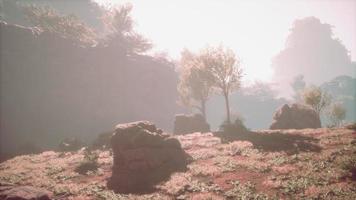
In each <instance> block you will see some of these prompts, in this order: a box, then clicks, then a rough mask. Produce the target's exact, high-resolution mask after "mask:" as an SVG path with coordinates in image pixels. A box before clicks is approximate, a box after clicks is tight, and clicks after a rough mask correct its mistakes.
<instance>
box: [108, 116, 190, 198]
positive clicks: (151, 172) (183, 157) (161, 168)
mask: <svg viewBox="0 0 356 200" xmlns="http://www.w3.org/2000/svg"><path fill="white" fill-rule="evenodd" d="M111 146H112V150H113V154H114V165H113V172H112V177H111V178H110V180H109V182H108V187H109V188H110V189H113V190H114V191H115V192H119V193H148V192H152V191H153V190H154V186H155V185H156V184H158V183H159V182H161V181H165V180H167V179H169V177H170V175H171V174H172V173H173V172H176V171H184V170H186V165H187V154H186V153H185V152H184V151H183V150H182V148H181V145H180V143H179V141H178V140H177V139H174V138H171V137H169V135H167V134H164V133H162V131H161V130H160V129H157V128H156V126H155V125H154V124H152V123H150V122H148V121H139V122H133V123H128V124H119V125H117V126H116V130H115V133H114V135H113V136H112V138H111Z"/></svg>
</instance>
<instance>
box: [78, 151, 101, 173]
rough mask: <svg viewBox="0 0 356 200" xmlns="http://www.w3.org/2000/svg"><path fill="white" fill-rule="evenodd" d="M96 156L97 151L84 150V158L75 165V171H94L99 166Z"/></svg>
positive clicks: (97, 156)
mask: <svg viewBox="0 0 356 200" xmlns="http://www.w3.org/2000/svg"><path fill="white" fill-rule="evenodd" d="M98 158H99V155H98V154H97V153H95V152H94V151H90V150H88V149H86V150H85V151H84V160H83V161H82V162H81V163H80V164H79V165H78V166H77V167H76V169H75V171H76V172H78V173H79V174H87V173H88V172H90V171H96V170H97V169H98V168H99V163H98Z"/></svg>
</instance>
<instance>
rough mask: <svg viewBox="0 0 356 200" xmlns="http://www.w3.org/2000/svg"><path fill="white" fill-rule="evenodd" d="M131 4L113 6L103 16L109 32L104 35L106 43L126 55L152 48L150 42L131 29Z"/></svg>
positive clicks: (132, 22)
mask: <svg viewBox="0 0 356 200" xmlns="http://www.w3.org/2000/svg"><path fill="white" fill-rule="evenodd" d="M131 11H132V5H131V4H125V5H121V6H117V7H115V8H113V9H112V10H111V11H110V12H107V13H106V15H105V16H103V23H104V24H105V26H106V28H107V30H108V31H109V32H110V33H109V34H108V35H107V37H106V41H105V43H106V45H108V46H111V47H114V48H119V49H121V50H123V51H124V53H125V54H126V55H128V54H137V53H144V52H146V51H147V50H149V49H151V48H152V44H151V43H150V42H149V41H148V40H147V39H146V38H144V37H143V36H142V35H141V34H138V33H137V32H135V31H134V29H133V24H134V21H133V19H132V17H131V15H130V14H131Z"/></svg>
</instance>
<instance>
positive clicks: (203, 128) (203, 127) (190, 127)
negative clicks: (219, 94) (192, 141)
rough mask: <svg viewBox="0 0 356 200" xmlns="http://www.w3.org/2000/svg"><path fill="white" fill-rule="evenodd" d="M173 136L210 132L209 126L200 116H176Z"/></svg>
mask: <svg viewBox="0 0 356 200" xmlns="http://www.w3.org/2000/svg"><path fill="white" fill-rule="evenodd" d="M173 132H174V134H188V133H194V132H210V126H209V124H208V123H207V122H206V121H205V119H204V117H203V116H202V115H201V114H194V115H183V114H179V115H176V117H175V121H174V131H173Z"/></svg>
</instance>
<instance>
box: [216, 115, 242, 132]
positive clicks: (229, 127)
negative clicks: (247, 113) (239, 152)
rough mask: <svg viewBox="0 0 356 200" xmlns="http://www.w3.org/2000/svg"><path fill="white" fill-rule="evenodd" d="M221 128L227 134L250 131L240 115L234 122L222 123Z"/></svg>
mask: <svg viewBox="0 0 356 200" xmlns="http://www.w3.org/2000/svg"><path fill="white" fill-rule="evenodd" d="M220 130H221V131H223V132H224V133H227V134H240V133H247V132H248V129H247V128H246V126H245V125H244V123H243V120H242V119H241V118H240V117H237V118H236V120H235V121H234V123H228V122H227V121H224V122H223V124H221V125H220Z"/></svg>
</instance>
